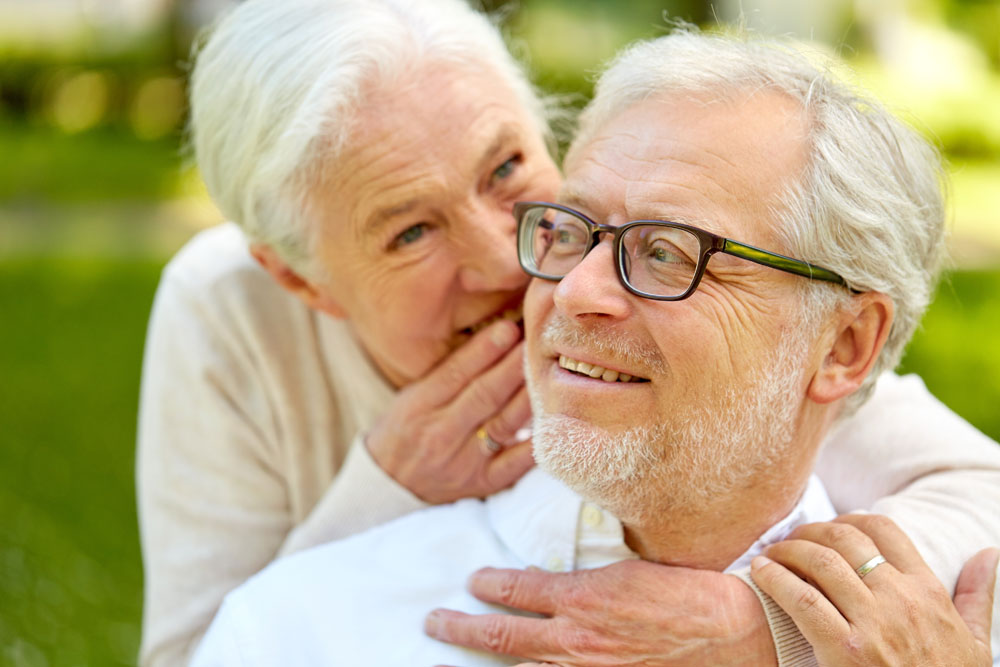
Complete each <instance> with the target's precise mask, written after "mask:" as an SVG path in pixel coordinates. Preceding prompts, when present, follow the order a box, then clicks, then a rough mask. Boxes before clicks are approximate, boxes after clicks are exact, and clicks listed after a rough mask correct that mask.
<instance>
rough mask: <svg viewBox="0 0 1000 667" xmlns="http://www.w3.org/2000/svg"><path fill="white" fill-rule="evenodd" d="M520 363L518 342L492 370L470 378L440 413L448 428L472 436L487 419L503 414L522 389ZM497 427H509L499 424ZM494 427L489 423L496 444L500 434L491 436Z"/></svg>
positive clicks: (522, 349) (520, 346) (522, 369)
mask: <svg viewBox="0 0 1000 667" xmlns="http://www.w3.org/2000/svg"><path fill="white" fill-rule="evenodd" d="M523 364H524V345H523V344H522V343H518V344H517V345H516V346H514V347H513V348H512V349H511V350H510V352H508V353H507V354H506V355H505V356H504V357H503V358H502V359H501V360H500V361H498V362H497V363H496V364H495V365H494V366H493V367H492V368H490V369H488V370H486V371H485V372H483V373H481V374H480V375H479V376H477V377H476V378H475V379H473V380H472V381H471V382H470V383H469V385H468V386H467V387H466V388H465V389H464V390H462V391H461V392H459V394H458V395H457V396H456V397H455V399H454V400H452V401H451V403H450V404H449V405H448V406H447V407H446V408H444V410H443V416H444V418H445V419H446V421H447V423H448V424H449V425H450V426H451V428H454V429H455V430H463V429H464V430H465V432H467V433H470V434H471V433H474V432H475V431H476V430H477V429H478V428H479V427H480V426H482V425H483V424H484V423H485V422H486V421H487V420H491V419H492V418H493V417H494V416H495V415H501V414H503V411H504V409H505V408H506V407H507V405H508V404H509V403H510V402H512V398H513V397H514V396H515V395H516V394H517V393H518V392H519V390H520V389H521V388H522V387H523V386H524V367H523ZM505 419H509V417H505ZM497 426H501V428H502V429H508V428H509V427H506V426H505V425H501V424H497ZM520 426H521V424H518V425H517V426H516V427H514V431H515V432H516V431H517V428H519V427H520ZM493 428H494V424H492V423H491V424H490V431H489V433H490V435H491V436H492V437H493V438H494V439H496V440H497V441H498V442H503V440H501V439H500V438H498V436H500V435H501V434H500V433H494V432H493Z"/></svg>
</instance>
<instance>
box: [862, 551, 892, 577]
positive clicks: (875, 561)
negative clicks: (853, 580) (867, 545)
mask: <svg viewBox="0 0 1000 667" xmlns="http://www.w3.org/2000/svg"><path fill="white" fill-rule="evenodd" d="M884 562H885V558H883V557H882V554H878V555H877V556H874V557H872V559H871V560H869V561H867V562H866V563H865V564H864V565H862V566H861V567H859V568H858V569H856V570H855V572H857V573H858V576H859V577H861V578H862V579H864V578H865V575H866V574H868V573H869V572H871V571H872V570H874V569H875V568H876V567H878V566H879V565H881V564H882V563H884Z"/></svg>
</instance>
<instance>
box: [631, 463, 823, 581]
mask: <svg viewBox="0 0 1000 667" xmlns="http://www.w3.org/2000/svg"><path fill="white" fill-rule="evenodd" d="M807 481H808V478H805V479H803V480H801V481H800V482H798V483H795V484H789V483H788V482H787V481H786V482H785V483H783V484H782V485H781V486H780V488H775V486H776V485H772V484H770V483H765V484H759V483H755V485H754V489H753V490H752V492H749V490H744V491H743V492H740V491H736V492H734V493H732V494H728V495H727V496H726V497H724V498H717V499H714V501H713V502H711V503H707V504H702V505H700V506H698V507H697V508H694V509H692V508H684V509H680V508H678V509H673V510H672V509H670V508H662V509H663V511H660V512H656V513H655V515H654V514H653V513H649V514H646V515H644V516H642V517H639V518H638V519H635V520H624V521H623V524H624V527H625V541H626V543H627V544H628V546H629V548H630V549H632V550H633V551H635V552H636V553H637V554H639V556H640V557H641V558H642V559H643V560H649V561H654V562H658V563H665V564H668V565H677V566H682V567H692V568H698V569H702V570H716V571H720V572H721V571H722V570H725V569H726V568H727V567H729V565H730V564H731V563H732V562H733V561H735V560H736V559H737V558H739V556H740V555H742V554H743V553H744V552H746V550H747V549H749V548H750V546H751V545H752V544H753V543H754V542H755V541H756V540H757V539H758V538H759V537H760V536H761V535H763V534H764V533H765V532H767V530H768V529H769V528H770V527H771V526H773V525H774V524H776V523H778V522H779V521H781V520H782V519H783V518H784V517H786V516H788V514H789V513H790V512H791V511H792V510H793V509H794V508H795V506H796V504H797V503H798V502H799V499H800V498H801V496H802V492H803V491H804V489H805V485H806V483H807ZM749 496H753V497H752V498H751V497H749Z"/></svg>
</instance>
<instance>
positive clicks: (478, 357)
mask: <svg viewBox="0 0 1000 667" xmlns="http://www.w3.org/2000/svg"><path fill="white" fill-rule="evenodd" d="M519 338H520V330H519V329H518V327H517V325H516V324H514V323H513V322H507V321H500V322H494V323H493V324H491V325H490V326H488V327H486V329H484V330H483V331H480V332H478V333H477V334H476V335H475V336H473V337H472V339H471V340H470V341H469V342H468V343H466V344H465V345H463V346H462V347H461V348H459V349H457V350H455V351H454V352H453V353H452V354H451V355H450V356H448V357H447V358H446V359H444V360H443V361H442V362H441V363H440V364H438V365H437V366H436V367H435V368H434V369H433V370H432V371H431V372H430V373H428V374H427V376H426V377H424V378H421V379H420V380H417V381H416V382H414V383H413V384H410V385H408V386H407V387H406V388H405V389H403V390H402V391H401V392H400V393H399V395H398V396H397V397H396V398H395V400H394V401H393V402H392V404H391V405H390V406H389V409H388V411H387V412H386V414H385V416H384V417H383V418H382V419H381V420H380V421H379V423H378V424H377V425H376V426H375V427H374V428H373V429H372V431H371V433H369V434H368V437H367V438H366V440H365V444H366V445H367V447H368V451H369V452H371V455H372V458H373V459H375V462H376V463H378V465H379V466H380V467H381V468H382V469H383V470H385V471H386V473H388V474H389V475H390V476H391V477H392V478H393V479H395V480H396V481H397V482H399V483H400V484H402V485H403V486H405V487H406V488H407V489H409V490H410V491H411V492H413V493H414V495H416V496H417V497H418V498H420V499H421V500H423V501H425V502H428V503H435V504H436V503H448V502H453V501H455V500H459V499H460V498H470V497H476V498H479V497H484V496H488V495H490V494H491V493H495V492H497V491H500V490H501V489H504V488H506V487H508V486H510V485H511V484H513V483H514V482H516V481H517V480H518V479H520V478H521V476H522V475H524V473H526V472H527V471H528V470H529V469H530V468H531V466H532V465H534V460H533V459H532V457H531V443H530V442H521V443H515V442H514V434H515V433H516V432H517V430H518V429H519V428H520V427H521V426H522V425H524V424H525V423H526V422H527V421H528V419H529V418H530V416H531V407H530V405H529V404H528V397H527V392H526V391H525V389H524V372H523V368H522V364H523V359H524V352H523V345H522V344H521V343H519V342H518V340H519ZM480 428H485V429H486V431H485V432H486V433H487V434H489V437H490V438H491V439H492V440H493V441H495V442H496V443H499V445H501V446H500V448H499V449H498V450H497V451H493V450H491V449H488V448H486V447H484V444H485V443H486V442H487V441H485V440H484V439H482V438H478V437H476V432H477V431H478V430H479V429H480ZM508 445H509V446H508Z"/></svg>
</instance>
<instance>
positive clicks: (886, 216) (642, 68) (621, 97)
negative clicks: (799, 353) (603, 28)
mask: <svg viewBox="0 0 1000 667" xmlns="http://www.w3.org/2000/svg"><path fill="white" fill-rule="evenodd" d="M818 61H819V57H818V56H816V55H815V54H809V56H808V57H807V55H806V54H805V52H803V51H802V50H801V49H800V48H797V47H795V46H793V45H791V44H790V43H788V42H784V41H779V40H770V39H764V38H761V37H757V36H752V35H746V34H711V35H710V34H701V33H698V32H697V31H696V30H694V29H691V28H687V27H681V28H679V29H677V30H675V31H674V32H673V33H672V34H670V35H667V36H665V37H661V38H659V39H654V40H650V41H646V42H641V43H637V44H635V45H633V46H631V47H630V48H628V49H626V50H625V51H624V52H622V53H621V54H619V55H618V56H617V57H616V58H615V60H614V61H613V62H612V64H611V65H610V67H609V68H608V69H607V70H606V71H605V72H604V73H603V74H602V75H601V77H600V80H599V81H598V83H597V86H596V89H595V96H594V99H593V101H592V102H591V103H590V104H589V105H588V106H587V108H586V109H585V110H584V112H583V113H582V114H581V117H580V123H579V132H578V134H577V137H576V139H575V140H574V142H573V147H571V149H570V151H569V154H568V158H567V163H569V162H571V161H572V159H573V154H574V150H576V149H578V148H579V147H581V146H584V145H585V144H587V143H589V141H590V140H591V139H592V138H593V137H594V135H595V134H596V133H597V132H598V131H599V130H600V128H601V127H602V126H604V125H605V124H606V123H608V122H609V121H611V120H612V119H613V118H615V117H616V116H617V115H618V114H620V113H622V112H623V111H625V110H626V109H627V108H628V107H630V106H631V105H633V104H635V103H637V102H640V101H642V100H645V99H648V98H651V97H662V98H664V99H668V98H669V97H670V96H678V95H680V96H685V95H687V96H696V97H698V98H699V99H704V98H706V97H708V98H709V99H711V98H713V97H715V98H718V99H730V98H732V97H734V96H738V95H745V94H746V93H747V92H753V91H756V90H772V91H778V92H780V93H783V94H785V95H788V96H789V97H791V98H793V99H795V100H797V101H798V102H799V103H800V104H801V105H802V109H803V110H804V112H805V117H806V118H807V123H808V134H807V137H806V141H807V143H808V150H809V161H808V164H807V166H806V168H805V173H804V174H803V175H802V177H801V179H800V180H799V181H798V182H796V183H794V184H793V185H792V186H791V187H790V188H788V190H787V192H785V193H784V195H783V196H782V197H781V198H780V200H779V201H777V202H773V204H772V210H773V212H774V216H775V219H776V220H777V221H779V223H780V225H779V233H780V234H781V237H782V241H783V243H784V244H785V245H786V246H787V247H786V248H785V251H786V252H788V253H790V254H792V255H793V256H795V257H798V258H801V259H804V260H806V261H808V262H812V263H815V264H819V265H820V266H824V267H826V268H829V269H831V270H833V271H836V272H837V273H839V274H840V275H842V276H843V277H844V278H845V279H846V280H847V282H848V284H849V285H850V286H851V287H853V288H855V289H858V290H863V291H866V290H875V291H879V292H882V293H884V294H886V295H887V296H889V297H890V298H891V299H892V301H893V304H894V306H895V319H894V321H893V324H892V328H891V330H890V333H889V337H888V340H887V341H886V344H885V347H884V349H883V350H882V353H881V355H880V357H879V359H878V361H877V362H876V364H875V366H874V368H873V369H872V372H871V373H870V374H869V376H868V378H867V379H866V380H865V384H864V385H863V387H862V389H861V390H860V391H858V392H856V393H855V394H854V395H853V396H851V397H850V398H849V399H848V401H847V402H845V406H844V410H843V412H842V414H849V413H850V412H852V411H853V410H855V409H856V408H857V407H858V406H860V405H861V404H862V403H863V402H864V401H865V399H866V398H867V397H868V395H869V394H870V393H871V389H872V388H873V386H874V383H875V380H876V379H877V377H878V375H879V374H880V373H881V372H882V371H885V370H889V369H892V368H895V366H896V365H897V364H898V363H899V359H900V357H901V356H902V353H903V348H904V347H905V346H906V343H907V342H908V341H909V339H910V337H911V336H912V335H913V332H914V330H915V329H916V326H917V323H918V322H919V320H920V317H921V315H922V314H923V311H924V309H925V308H926V307H927V304H928V303H929V302H930V299H931V297H932V295H933V292H934V287H935V284H936V280H937V276H938V273H939V270H940V266H941V262H942V259H943V255H944V218H945V213H944V201H943V187H944V183H945V178H944V172H943V169H942V164H941V158H940V156H939V154H938V152H937V150H936V149H935V148H934V147H933V146H932V145H931V144H930V143H928V142H927V141H926V140H924V139H923V138H922V137H921V136H920V135H919V134H917V132H915V131H914V130H913V129H912V128H910V127H908V126H907V125H905V124H904V123H902V122H901V121H899V120H898V119H896V118H895V117H894V116H893V115H892V114H890V113H889V112H888V111H887V110H886V109H885V108H884V107H883V106H882V105H880V104H879V103H878V102H876V101H875V100H873V99H870V98H869V97H866V96H864V95H863V94H862V93H860V92H859V91H858V90H856V89H855V88H853V87H851V86H848V85H847V84H845V83H843V82H841V81H839V80H838V79H837V78H836V77H835V76H834V75H833V74H832V73H831V72H830V64H827V65H826V66H822V65H819V64H817V63H818ZM737 240H739V239H737ZM803 283H804V284H803V289H804V293H805V299H806V304H807V305H806V308H805V310H804V317H806V318H809V319H815V318H816V317H817V316H819V314H820V313H823V312H829V309H830V308H832V307H835V306H836V305H837V304H838V303H841V302H842V299H843V298H846V291H840V288H837V287H832V286H829V285H826V284H819V283H818V281H803Z"/></svg>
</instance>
